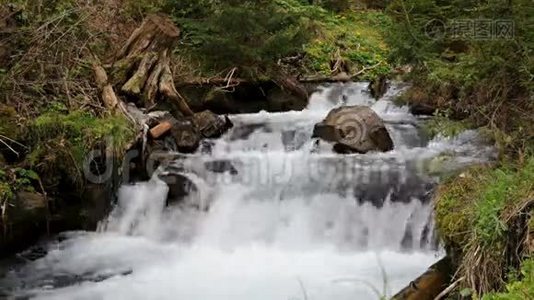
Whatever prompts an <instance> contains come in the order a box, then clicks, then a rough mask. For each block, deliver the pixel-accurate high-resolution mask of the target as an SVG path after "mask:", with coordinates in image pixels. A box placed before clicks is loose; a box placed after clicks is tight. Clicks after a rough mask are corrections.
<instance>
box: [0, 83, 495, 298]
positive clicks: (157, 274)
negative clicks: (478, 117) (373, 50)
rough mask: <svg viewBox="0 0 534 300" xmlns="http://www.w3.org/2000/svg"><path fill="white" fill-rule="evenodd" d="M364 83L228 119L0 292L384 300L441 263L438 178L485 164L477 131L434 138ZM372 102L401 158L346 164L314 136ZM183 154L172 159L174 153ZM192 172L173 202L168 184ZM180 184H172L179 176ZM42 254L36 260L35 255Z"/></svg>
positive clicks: (15, 271)
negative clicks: (347, 110)
mask: <svg viewBox="0 0 534 300" xmlns="http://www.w3.org/2000/svg"><path fill="white" fill-rule="evenodd" d="M365 88H366V84H365V83H350V84H333V85H331V86H329V87H324V88H322V89H321V90H320V91H318V92H317V93H315V94H314V95H313V96H312V97H311V99H310V103H309V106H308V108H306V109H305V110H303V111H299V112H297V111H291V112H284V113H267V112H260V113H257V114H245V115H234V116H230V118H231V120H232V122H233V123H234V127H233V128H232V129H231V130H230V131H229V132H228V133H227V134H225V135H224V136H223V137H222V138H220V139H218V140H213V141H207V142H206V143H204V144H203V146H202V147H201V149H200V150H199V151H198V152H197V153H195V154H192V155H176V156H175V159H174V160H172V161H170V162H169V163H168V164H166V165H165V166H163V167H161V168H160V169H159V170H158V171H157V172H156V173H155V175H154V176H153V178H152V179H151V180H150V181H148V182H140V183H137V184H135V185H124V186H123V187H121V188H120V190H119V195H118V203H117V204H116V207H115V208H114V211H113V212H112V213H111V214H110V216H109V217H108V218H107V219H106V220H103V221H102V224H101V226H100V229H99V230H98V231H97V232H68V233H63V234H61V235H60V236H58V237H57V238H55V239H52V240H49V241H47V242H46V243H44V244H42V245H40V246H39V247H38V249H39V251H38V252H39V253H41V254H40V255H37V256H36V257H34V258H31V259H29V258H28V253H29V252H30V253H31V251H36V250H28V251H26V252H25V253H21V254H20V255H19V256H18V258H17V259H16V262H13V263H11V264H7V265H6V264H4V271H3V272H1V273H0V274H4V275H3V277H2V279H0V284H1V288H0V290H1V292H0V294H2V293H3V294H4V295H9V296H10V297H22V298H26V297H30V298H37V299H112V300H115V299H206V300H208V299H233V300H238V299H247V300H251V299H258V300H260V299H266V300H267V299H268V300H273V299H281V300H282V299H283V300H297V299H300V300H305V299H310V300H312V299H317V300H319V299H339V300H342V299H362V300H365V299H378V298H380V297H382V296H391V295H393V294H394V293H395V292H397V291H398V290H400V289H401V288H402V287H404V286H405V285H406V284H408V283H409V282H410V281H411V280H413V279H415V278H416V277H417V276H418V275H420V274H421V273H422V272H424V271H425V270H426V269H427V268H428V267H429V266H430V265H431V264H432V263H434V262H436V261H437V260H439V259H440V258H441V257H442V256H443V251H442V250H441V248H440V246H439V242H438V238H437V237H436V234H435V230H434V227H433V218H432V207H431V201H430V200H431V197H432V193H433V191H434V188H435V185H436V183H437V182H438V180H439V177H440V176H439V175H441V174H443V172H448V171H451V170H453V169H458V168H461V167H465V166H466V165H469V164H473V163H477V162H483V161H486V160H488V159H489V158H490V157H491V150H490V149H489V148H488V147H484V146H481V145H480V143H479V141H478V138H477V134H476V133H475V132H472V131H468V132H465V133H462V134H461V135H459V136H458V137H456V138H452V139H447V138H442V137H438V138H435V139H433V140H429V139H428V138H426V137H425V136H424V134H423V133H422V131H421V129H420V124H421V122H422V120H421V119H419V118H417V117H415V116H413V115H411V114H410V113H409V112H408V109H407V108H406V107H398V106H396V105H394V104H393V102H392V99H394V97H395V96H396V95H397V94H398V93H399V91H400V90H401V89H402V86H400V85H396V86H394V87H393V88H391V89H390V91H389V92H388V94H386V96H385V97H384V98H383V99H381V100H380V101H375V100H373V99H371V97H370V96H369V95H368V93H367V92H366V91H365ZM342 104H347V105H355V104H358V105H367V106H370V107H372V109H373V110H375V112H377V113H378V114H379V115H380V116H381V117H382V118H383V119H384V120H385V122H386V124H387V128H388V130H389V132H390V134H391V136H392V138H393V141H394V144H395V149H394V150H393V151H390V152H387V153H368V154H364V155H361V154H353V155H340V154H335V153H333V152H332V150H331V147H330V146H329V145H327V144H325V143H322V142H321V143H317V141H315V140H314V139H312V138H311V135H312V130H313V126H314V124H315V123H317V122H319V121H320V120H321V119H323V118H324V117H325V116H326V114H327V113H328V111H329V110H330V109H332V108H334V107H336V106H338V105H342ZM170 157H172V156H170ZM169 174H171V175H172V174H181V175H182V176H185V177H186V178H188V180H189V181H190V183H191V186H193V187H194V188H193V189H192V190H191V193H190V195H189V196H188V197H187V199H185V200H182V201H180V202H177V203H171V204H170V205H168V206H167V205H166V202H167V194H168V190H169V189H168V187H167V185H166V184H165V183H164V182H163V181H161V180H160V179H159V178H160V177H162V176H165V175H169ZM170 178H172V176H171V177H170ZM30 256H31V255H30Z"/></svg>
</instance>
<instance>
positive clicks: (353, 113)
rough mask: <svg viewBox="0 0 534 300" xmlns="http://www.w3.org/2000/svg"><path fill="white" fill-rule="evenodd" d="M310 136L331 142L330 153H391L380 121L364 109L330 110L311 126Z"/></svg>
mask: <svg viewBox="0 0 534 300" xmlns="http://www.w3.org/2000/svg"><path fill="white" fill-rule="evenodd" d="M313 137H317V138H320V139H322V140H325V141H328V142H332V143H334V151H336V152H338V153H367V152H369V151H382V152H386V151H391V150H393V140H392V139H391V137H390V135H389V132H388V131H387V129H386V126H385V124H384V122H383V121H382V119H381V118H380V117H379V116H378V115H377V114H376V113H375V112H374V111H373V110H372V109H371V108H369V107H367V106H359V105H355V106H342V107H339V108H335V109H333V110H331V111H330V112H329V113H328V115H327V116H326V118H325V119H324V120H323V121H322V122H320V123H318V124H316V125H315V127H314V129H313Z"/></svg>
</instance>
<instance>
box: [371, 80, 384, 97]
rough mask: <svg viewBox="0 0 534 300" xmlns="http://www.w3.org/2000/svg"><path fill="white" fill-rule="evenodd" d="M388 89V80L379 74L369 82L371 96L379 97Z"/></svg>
mask: <svg viewBox="0 0 534 300" xmlns="http://www.w3.org/2000/svg"><path fill="white" fill-rule="evenodd" d="M387 90H388V81H387V78H386V77H385V76H380V77H378V78H375V79H373V80H372V81H371V82H370V83H369V92H370V93H371V96H373V98H375V99H380V98H382V96H384V94H386V92H387Z"/></svg>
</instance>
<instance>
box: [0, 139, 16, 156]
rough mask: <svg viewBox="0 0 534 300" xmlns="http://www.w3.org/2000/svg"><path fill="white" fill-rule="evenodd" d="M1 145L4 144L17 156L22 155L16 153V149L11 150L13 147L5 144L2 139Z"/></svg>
mask: <svg viewBox="0 0 534 300" xmlns="http://www.w3.org/2000/svg"><path fill="white" fill-rule="evenodd" d="M0 143H2V144H4V145H5V146H6V147H7V148H8V149H9V150H11V151H12V152H13V153H15V155H17V156H20V154H19V153H18V152H17V151H15V149H13V148H11V146H9V144H8V143H6V142H4V140H3V139H0Z"/></svg>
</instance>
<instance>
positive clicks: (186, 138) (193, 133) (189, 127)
mask: <svg viewBox="0 0 534 300" xmlns="http://www.w3.org/2000/svg"><path fill="white" fill-rule="evenodd" d="M171 135H172V136H173V138H174V141H175V143H176V148H177V150H178V151H180V152H183V153H193V152H195V151H196V150H197V148H198V146H199V145H200V139H201V136H200V132H199V130H198V129H197V127H196V126H195V125H194V124H193V122H191V121H176V123H175V124H174V126H173V127H172V129H171Z"/></svg>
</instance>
